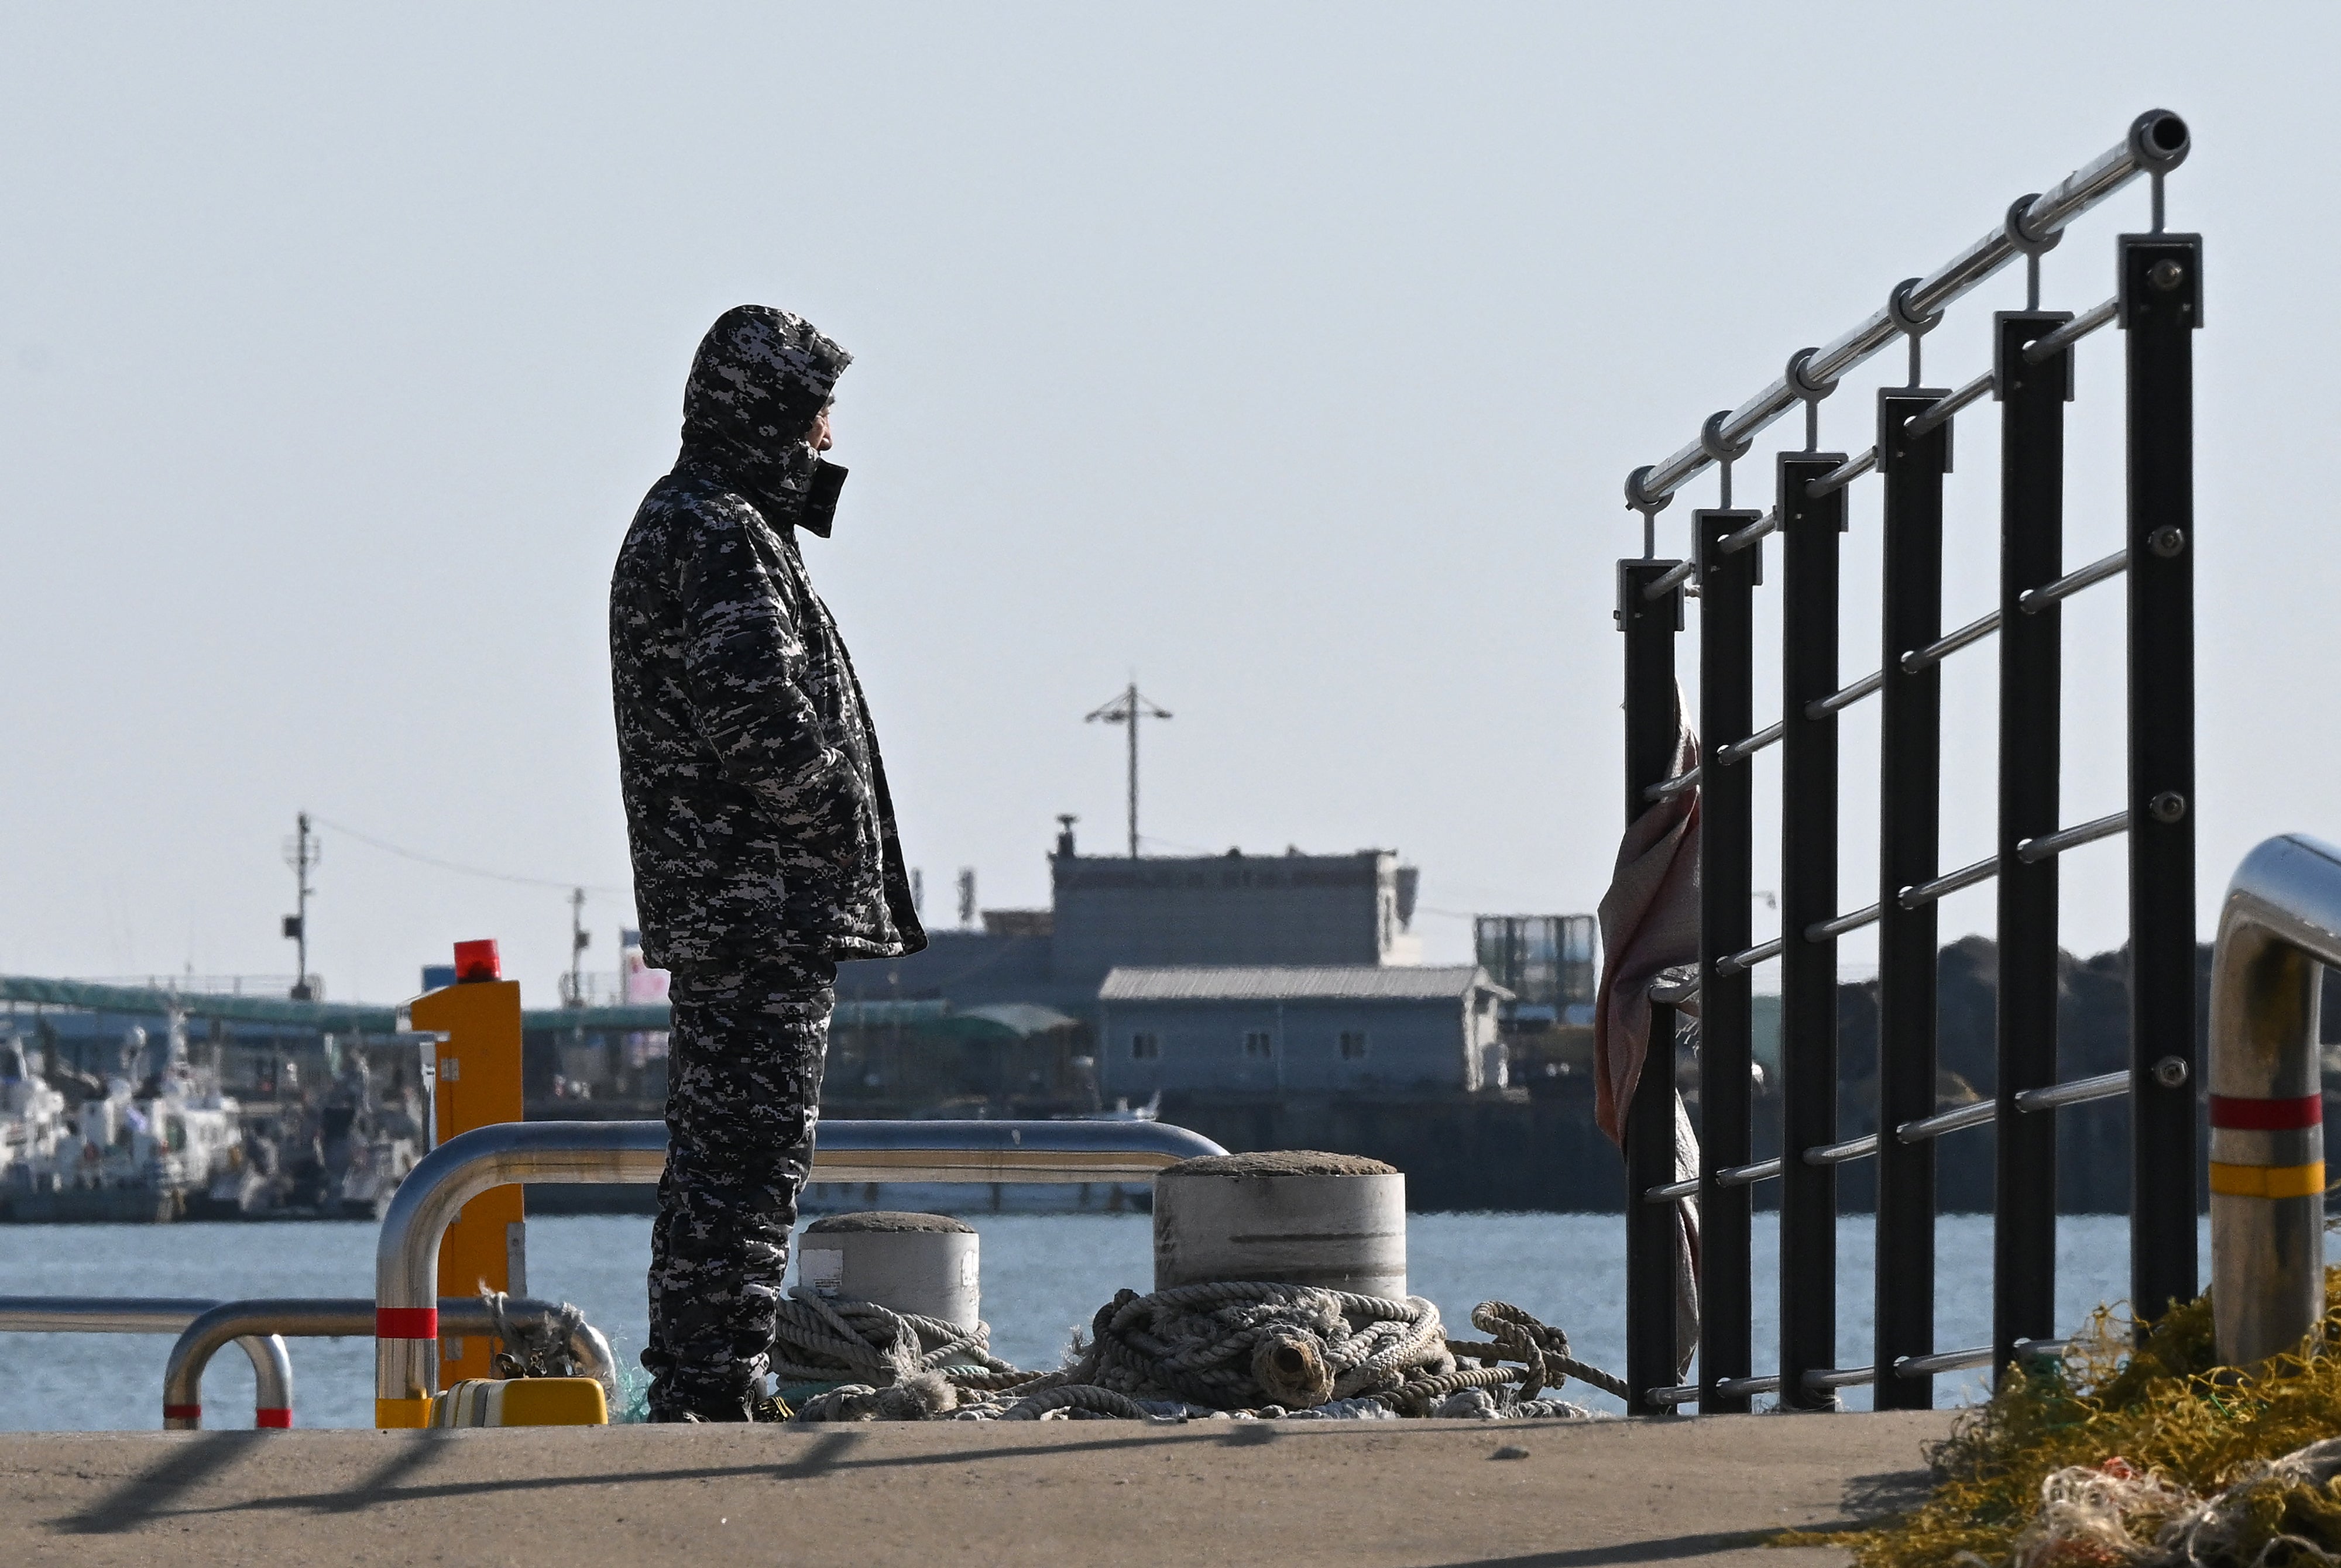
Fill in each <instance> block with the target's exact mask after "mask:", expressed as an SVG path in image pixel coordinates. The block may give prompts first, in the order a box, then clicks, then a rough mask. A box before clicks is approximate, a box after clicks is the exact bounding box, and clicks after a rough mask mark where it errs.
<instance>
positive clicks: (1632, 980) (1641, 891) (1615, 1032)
mask: <svg viewBox="0 0 2341 1568" xmlns="http://www.w3.org/2000/svg"><path fill="white" fill-rule="evenodd" d="M1697 763H1698V738H1697V737H1696V736H1694V735H1692V734H1691V732H1690V731H1689V729H1684V730H1683V732H1682V739H1681V741H1680V743H1679V745H1678V746H1677V748H1676V752H1675V765H1674V769H1673V771H1674V772H1675V773H1677V774H1680V773H1682V772H1685V771H1686V770H1688V769H1690V768H1692V767H1693V766H1695V765H1696V764H1697ZM1600 920H1601V988H1600V990H1599V994H1598V995H1597V996H1596V997H1595V998H1594V1003H1593V1116H1594V1119H1595V1120H1596V1121H1598V1122H1599V1123H1600V1125H1601V1130H1602V1131H1603V1132H1605V1133H1607V1134H1609V1141H1610V1142H1612V1143H1615V1144H1620V1145H1622V1144H1623V1143H1624V1142H1625V1130H1626V1129H1625V1121H1626V1107H1627V1106H1628V1105H1629V1104H1631V1103H1632V1101H1633V1098H1634V1086H1635V1085H1636V1084H1638V1083H1639V1082H1640V1081H1641V1077H1642V1060H1643V1057H1645V1056H1647V1055H1648V1054H1649V1037H1650V982H1651V981H1653V980H1655V979H1657V978H1658V977H1659V971H1660V970H1661V969H1667V968H1673V967H1674V966H1675V965H1677V964H1696V963H1698V789H1697V788H1696V787H1694V788H1692V789H1685V790H1683V791H1682V792H1680V793H1679V794H1676V795H1672V796H1669V797H1668V798H1667V799H1664V800H1660V801H1659V802H1657V803H1656V804H1654V805H1652V806H1651V807H1650V809H1649V810H1647V811H1645V812H1643V813H1642V814H1641V815H1640V816H1639V817H1637V818H1635V819H1634V822H1633V826H1631V827H1629V828H1628V829H1626V837H1625V839H1624V840H1623V841H1622V842H1621V843H1619V846H1618V865H1617V868H1616V869H1615V870H1614V871H1612V872H1611V873H1610V877H1609V892H1607V893H1605V894H1604V895H1602V898H1601V910H1600Z"/></svg>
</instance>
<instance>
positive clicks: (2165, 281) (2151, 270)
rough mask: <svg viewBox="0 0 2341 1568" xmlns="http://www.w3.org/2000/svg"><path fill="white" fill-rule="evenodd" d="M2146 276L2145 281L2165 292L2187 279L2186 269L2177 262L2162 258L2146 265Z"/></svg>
mask: <svg viewBox="0 0 2341 1568" xmlns="http://www.w3.org/2000/svg"><path fill="white" fill-rule="evenodd" d="M2146 276H2147V282H2149V283H2153V285H2154V286H2155V287H2156V288H2157V289H2160V290H2161V291H2162V292H2163V293H2166V294H2167V293H2169V292H2170V291H2171V290H2173V289H2175V288H2177V286H2178V285H2179V284H2181V283H2185V282H2186V281H2187V269H2186V268H2185V267H2182V266H2180V265H2179V264H2178V263H2177V262H2174V261H2169V260H2164V261H2159V262H2157V263H2154V265H2152V266H2151V267H2148V268H2147V271H2146Z"/></svg>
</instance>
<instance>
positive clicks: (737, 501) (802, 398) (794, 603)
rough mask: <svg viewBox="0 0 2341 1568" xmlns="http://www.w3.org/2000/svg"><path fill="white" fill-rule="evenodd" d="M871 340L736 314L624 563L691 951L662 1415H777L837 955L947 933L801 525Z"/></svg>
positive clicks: (623, 692) (684, 935)
mask: <svg viewBox="0 0 2341 1568" xmlns="http://www.w3.org/2000/svg"><path fill="white" fill-rule="evenodd" d="M848 362H849V356H848V355H847V354H846V352H845V351H844V350H842V349H841V348H839V347H838V346H837V345H836V344H835V343H833V342H831V341H830V340H829V339H827V338H825V337H823V336H822V335H821V334H820V333H819V332H815V331H814V330H813V329H812V327H811V326H810V325H809V324H807V323H805V322H804V321H802V319H800V318H799V317H796V316H793V315H791V314H789V313H787V312H785V311H777V310H772V309H770V308H767V307H765V306H762V305H742V306H740V307H739V308H738V309H736V310H731V311H727V312H725V313H723V315H722V317H720V318H719V319H718V320H717V321H716V323H715V325H714V326H713V327H712V328H711V329H709V331H708V333H707V336H706V338H705V340H704V341H703V342H701V344H700V345H699V353H698V357H697V358H696V359H695V360H694V361H693V362H692V367H691V379H690V382H689V384H688V385H687V386H686V387H685V388H684V391H683V418H682V455H681V457H680V458H678V459H677V460H676V462H675V466H674V471H673V472H672V473H670V474H668V475H667V476H666V477H665V478H663V479H662V480H660V481H658V482H657V483H656V484H654V485H652V487H651V491H650V494H649V495H648V496H646V497H644V498H643V504H642V509H641V510H640V511H637V512H636V513H635V514H634V521H633V527H632V528H630V529H629V530H628V531H627V533H626V541H625V543H624V544H623V546H621V547H620V549H619V551H618V563H617V569H616V571H615V573H614V574H613V577H612V579H611V582H610V666H611V684H612V686H613V689H614V694H615V697H616V702H617V715H618V770H619V778H620V781H621V784H622V786H623V789H624V793H625V801H626V828H627V832H628V836H629V837H630V839H632V842H633V866H634V898H635V904H636V907H637V908H639V910H640V912H641V915H642V928H643V958H644V959H645V960H646V961H647V962H649V963H651V964H653V965H656V966H658V967H660V968H665V969H668V970H671V971H672V975H673V981H672V991H671V995H672V998H673V1004H674V1022H673V1028H672V1034H671V1036H670V1037H669V1042H670V1043H669V1046H668V1051H669V1057H668V1067H667V1074H668V1077H667V1085H668V1087H667V1111H666V1120H667V1129H668V1135H669V1137H670V1139H671V1140H672V1141H671V1146H670V1149H669V1153H668V1156H667V1166H666V1175H665V1176H664V1177H663V1178H662V1180H661V1181H660V1183H659V1214H658V1221H657V1224H656V1226H654V1227H653V1228H652V1233H651V1275H650V1309H651V1312H650V1316H651V1323H650V1344H649V1347H648V1348H647V1349H645V1350H644V1351H643V1366H645V1367H646V1368H648V1369H649V1371H650V1373H651V1393H650V1402H651V1414H652V1419H654V1420H663V1421H685V1420H693V1419H696V1420H702V1421H742V1420H747V1419H750V1418H751V1414H752V1411H753V1410H754V1407H755V1404H756V1401H757V1399H758V1398H759V1397H760V1396H761V1395H762V1393H763V1378H764V1368H765V1365H766V1361H767V1358H768V1356H769V1354H770V1352H771V1348H772V1315H773V1303H774V1301H775V1299H776V1298H777V1297H778V1296H779V1295H780V1292H781V1280H782V1271H783V1270H784V1268H785V1267H786V1265H787V1262H788V1243H789V1231H790V1227H791V1226H793V1225H794V1224H795V1222H796V1202H797V1194H798V1192H799V1190H800V1189H802V1186H803V1185H804V1181H805V1177H806V1174H807V1172H808V1171H809V1170H810V1169H811V1167H812V1148H813V1127H814V1122H815V1119H816V1117H817V1116H818V1107H819V1104H820V1099H821V1077H822V1057H823V1054H824V1052H825V1051H826V1049H827V1047H828V1041H829V1015H830V1007H831V1000H832V986H833V983H834V982H835V979H836V977H837V962H838V960H840V959H844V958H892V957H894V956H897V955H900V954H904V953H915V952H917V951H918V950H919V949H921V948H923V947H925V946H926V941H927V938H926V934H925V932H924V931H922V930H921V928H920V926H919V919H918V916H917V914H916V913H915V912H914V911H913V909H912V908H911V892H910V885H909V878H907V877H906V876H905V874H904V872H903V869H902V847H901V845H900V843H899V842H898V841H897V839H896V838H895V832H894V810H893V804H892V800H891V799H890V798H889V797H888V795H887V791H886V774H885V770H884V769H883V768H882V766H881V765H880V763H879V759H878V742H877V738H876V737H875V735H874V734H872V730H871V726H870V715H869V710H868V708H867V706H866V705H865V704H864V703H863V701H862V687H861V683H860V682H859V681H857V680H855V679H854V675H853V666H852V662H851V661H850V660H848V659H847V658H846V655H845V644H844V643H843V642H842V641H841V640H839V638H838V634H837V627H836V624H835V623H834V622H833V621H832V620H830V616H829V610H828V609H827V608H826V607H825V606H824V605H823V604H822V601H821V600H820V598H819V597H818V596H817V595H815V594H814V592H813V590H812V582H811V581H809V580H808V579H807V578H806V576H805V568H804V561H803V558H802V556H800V555H799V554H798V551H797V535H798V533H799V531H805V532H810V533H812V534H815V535H818V536H819V537H821V538H823V539H826V538H828V537H829V531H830V524H831V521H832V519H833V517H834V515H835V511H836V504H837V492H838V487H839V486H840V484H842V481H843V480H844V476H845V471H844V470H843V469H842V468H839V467H837V466H836V465H835V464H833V463H831V462H829V461H825V460H824V459H822V456H821V453H822V452H823V451H825V450H827V449H828V447H829V444H830V432H829V402H830V397H831V393H832V390H833V389H834V387H835V386H836V384H837V378H838V376H839V375H840V374H841V373H842V372H843V371H844V369H845V367H846V365H847V363H848Z"/></svg>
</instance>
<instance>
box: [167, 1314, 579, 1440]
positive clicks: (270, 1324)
mask: <svg viewBox="0 0 2341 1568" xmlns="http://www.w3.org/2000/svg"><path fill="white" fill-rule="evenodd" d="M560 1310H561V1309H560V1308H559V1307H557V1306H555V1305H553V1304H552V1303H551V1302H544V1301H527V1300H523V1299H520V1298H518V1297H513V1298H509V1299H507V1300H506V1301H505V1303H504V1314H505V1316H506V1317H507V1318H510V1319H515V1320H517V1319H523V1318H536V1319H539V1320H541V1321H542V1320H550V1319H552V1318H553V1317H554V1316H555V1315H557V1314H558V1313H559V1312H560ZM437 1321H438V1325H439V1332H440V1333H441V1334H443V1335H493V1334H494V1333H495V1332H496V1328H497V1321H496V1314H495V1311H494V1309H493V1307H491V1306H489V1305H488V1304H487V1303H486V1302H484V1301H483V1300H480V1299H478V1298H476V1297H459V1296H446V1297H443V1298H442V1299H441V1300H440V1302H439V1303H438V1312H437ZM373 1333H374V1303H373V1302H372V1301H371V1300H369V1299H367V1298H366V1297H364V1296H362V1295H354V1296H324V1297H316V1296H291V1297H279V1298H276V1299H274V1300H258V1301H224V1302H221V1303H219V1304H218V1305H214V1306H213V1307H212V1308H211V1309H210V1310H208V1311H206V1312H204V1313H203V1314H202V1315H199V1316H197V1317H196V1318H195V1319H194V1321H193V1322H191V1323H189V1324H188V1325H187V1326H186V1327H185V1329H184V1330H183V1331H182V1332H181V1333H180V1335H179V1337H178V1340H177V1341H176V1342H175V1343H174V1344H173V1345H172V1346H171V1356H170V1360H169V1361H168V1362H167V1363H165V1364H164V1369H163V1426H164V1430H165V1431H169V1432H194V1431H196V1430H198V1429H200V1428H201V1427H202V1426H203V1424H204V1394H203V1387H204V1368H205V1367H207V1366H209V1365H211V1359H212V1356H213V1355H214V1354H215V1353H216V1352H217V1351H218V1350H219V1347H220V1346H221V1345H225V1344H226V1343H227V1342H228V1341H230V1340H232V1339H233V1340H236V1341H238V1342H240V1343H244V1344H247V1345H248V1344H250V1343H252V1341H253V1340H254V1338H255V1337H259V1336H264V1337H265V1338H266V1339H267V1340H268V1341H270V1342H272V1343H274V1345H277V1347H278V1348H279V1349H280V1350H281V1349H282V1348H283V1346H284V1340H283V1339H281V1338H278V1337H277V1336H278V1335H293V1336H294V1338H296V1339H341V1338H347V1337H351V1336H357V1335H367V1336H370V1335H373ZM568 1347H569V1353H570V1355H572V1356H573V1357H574V1358H575V1359H576V1361H577V1363H578V1365H580V1366H581V1367H582V1368H583V1373H584V1375H585V1376H588V1377H591V1378H593V1379H594V1380H595V1381H596V1382H598V1383H600V1384H602V1386H603V1389H605V1390H606V1391H607V1392H608V1395H609V1398H610V1401H611V1403H612V1404H613V1407H614V1405H615V1404H616V1402H617V1397H618V1368H617V1363H616V1361H615V1360H614V1359H613V1357H612V1356H611V1355H610V1342H609V1341H608V1340H607V1339H605V1338H603V1335H602V1331H601V1330H599V1329H597V1328H595V1327H594V1326H593V1325H591V1324H588V1323H583V1322H580V1323H579V1324H578V1325H577V1326H576V1328H575V1329H574V1330H573V1332H572V1333H571V1334H570V1335H569V1341H568ZM292 1406H293V1397H292V1386H291V1381H290V1376H289V1368H288V1376H287V1380H286V1384H285V1390H284V1420H283V1421H280V1422H269V1423H264V1424H266V1425H278V1426H290V1425H292V1424H293V1420H292V1415H293V1409H292Z"/></svg>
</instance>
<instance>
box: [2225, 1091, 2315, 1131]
mask: <svg viewBox="0 0 2341 1568" xmlns="http://www.w3.org/2000/svg"><path fill="white" fill-rule="evenodd" d="M2324 1120H2325V1097H2324V1096H2323V1095H2301V1096H2299V1097H2286V1098H2284V1099H2280V1100H2263V1099H2256V1098H2251V1097H2246V1096H2242V1095H2213V1096H2212V1097H2211V1125H2212V1126H2215V1127H2230V1128H2233V1129H2235V1130H2236V1131H2239V1132H2254V1133H2285V1132H2294V1131H2297V1130H2298V1129H2299V1128H2302V1127H2313V1126H2317V1125H2318V1124H2319V1123H2321V1122H2323V1121H2324Z"/></svg>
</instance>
